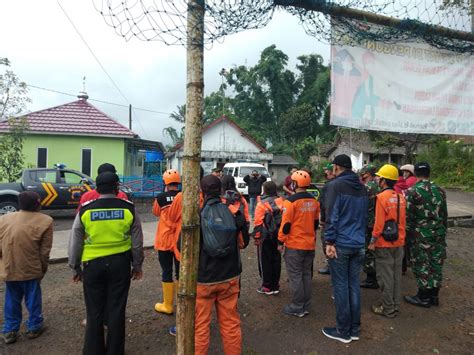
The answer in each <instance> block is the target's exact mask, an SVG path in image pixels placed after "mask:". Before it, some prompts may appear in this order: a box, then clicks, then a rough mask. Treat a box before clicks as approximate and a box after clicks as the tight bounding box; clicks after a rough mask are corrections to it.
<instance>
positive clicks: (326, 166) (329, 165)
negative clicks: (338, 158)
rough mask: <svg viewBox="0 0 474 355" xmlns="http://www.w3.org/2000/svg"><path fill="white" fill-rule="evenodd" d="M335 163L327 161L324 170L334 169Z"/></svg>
mask: <svg viewBox="0 0 474 355" xmlns="http://www.w3.org/2000/svg"><path fill="white" fill-rule="evenodd" d="M332 167H333V165H332V164H331V163H327V164H326V165H324V166H323V170H331V171H332Z"/></svg>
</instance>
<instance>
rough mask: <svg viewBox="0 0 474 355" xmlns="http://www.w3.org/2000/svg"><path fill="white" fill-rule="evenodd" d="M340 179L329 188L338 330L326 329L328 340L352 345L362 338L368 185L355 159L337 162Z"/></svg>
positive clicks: (327, 202) (331, 263)
mask: <svg viewBox="0 0 474 355" xmlns="http://www.w3.org/2000/svg"><path fill="white" fill-rule="evenodd" d="M333 165H334V170H333V171H334V174H335V175H336V178H335V179H334V180H333V181H331V182H330V183H329V184H328V187H327V190H326V196H325V198H324V203H325V208H326V228H325V235H324V237H325V239H326V255H327V256H328V258H329V267H330V269H331V281H332V285H333V293H334V301H335V305H336V327H332V328H331V327H325V328H323V334H324V335H326V336H327V337H328V338H331V339H335V340H339V341H341V342H343V343H350V342H351V341H352V340H359V335H360V287H359V273H360V268H361V264H362V261H363V260H364V245H365V234H366V229H367V207H368V198H367V191H366V189H365V187H364V185H362V184H361V182H360V181H359V177H358V176H357V175H356V174H355V173H354V172H352V162H351V159H350V158H349V157H348V156H347V155H345V154H341V155H338V156H336V157H335V158H334V161H333Z"/></svg>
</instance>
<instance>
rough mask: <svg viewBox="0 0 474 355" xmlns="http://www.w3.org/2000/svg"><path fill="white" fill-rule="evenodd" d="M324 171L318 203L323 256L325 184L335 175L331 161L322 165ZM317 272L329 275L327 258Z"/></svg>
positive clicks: (324, 248) (324, 247) (324, 244)
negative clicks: (319, 206) (323, 182)
mask: <svg viewBox="0 0 474 355" xmlns="http://www.w3.org/2000/svg"><path fill="white" fill-rule="evenodd" d="M323 171H324V177H325V179H326V183H325V184H324V187H323V188H322V190H321V195H320V196H319V203H320V204H321V215H320V216H319V217H320V218H319V219H320V224H319V225H320V228H321V242H322V247H323V251H324V256H326V243H325V241H324V224H325V219H326V211H325V208H324V194H325V192H326V187H327V184H328V183H329V182H330V181H331V180H333V179H334V178H335V177H336V175H334V172H333V165H332V164H331V163H328V164H326V165H325V166H324V167H323ZM318 273H319V274H321V275H329V274H330V273H331V272H330V271H329V266H328V259H327V257H326V265H325V266H324V267H322V268H321V269H319V270H318Z"/></svg>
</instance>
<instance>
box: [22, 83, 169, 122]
mask: <svg viewBox="0 0 474 355" xmlns="http://www.w3.org/2000/svg"><path fill="white" fill-rule="evenodd" d="M26 85H27V86H28V87H31V88H34V89H38V90H44V91H50V92H54V93H56V94H61V95H66V96H72V97H77V95H74V94H71V93H68V92H64V91H59V90H53V89H48V88H44V87H41V86H36V85H32V84H26ZM88 100H89V101H94V102H100V103H102V104H108V105H114V106H119V107H127V108H128V105H123V104H118V103H115V102H110V101H104V100H97V99H91V98H89V99H88ZM132 108H133V109H134V110H139V111H144V112H151V113H158V114H160V115H170V113H169V112H164V111H156V110H151V109H147V108H140V107H134V106H133V105H132Z"/></svg>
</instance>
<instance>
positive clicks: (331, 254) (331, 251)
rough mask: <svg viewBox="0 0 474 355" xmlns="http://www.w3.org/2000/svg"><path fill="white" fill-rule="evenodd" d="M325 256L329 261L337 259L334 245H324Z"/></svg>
mask: <svg viewBox="0 0 474 355" xmlns="http://www.w3.org/2000/svg"><path fill="white" fill-rule="evenodd" d="M326 256H327V257H328V258H329V259H337V252H336V247H335V246H334V245H326Z"/></svg>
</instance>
